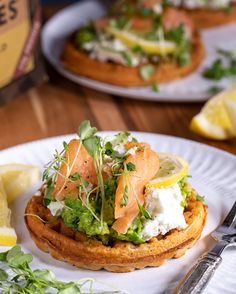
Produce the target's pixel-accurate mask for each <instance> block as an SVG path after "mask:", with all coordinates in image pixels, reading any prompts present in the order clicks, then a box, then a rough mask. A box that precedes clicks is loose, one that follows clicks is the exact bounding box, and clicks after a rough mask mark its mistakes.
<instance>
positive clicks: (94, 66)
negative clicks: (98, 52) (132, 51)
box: [62, 32, 205, 87]
mask: <svg viewBox="0 0 236 294" xmlns="http://www.w3.org/2000/svg"><path fill="white" fill-rule="evenodd" d="M204 56H205V49H204V45H203V43H202V41H201V37H200V35H199V34H198V33H197V32H195V34H194V37H193V40H192V55H191V62H190V63H189V64H188V65H186V66H182V67H181V66H179V65H178V63H177V62H175V61H165V62H160V63H159V64H153V66H154V67H155V72H154V74H153V75H152V76H151V77H150V79H149V80H148V81H145V80H143V79H142V78H141V76H140V66H137V67H128V66H124V65H121V64H115V63H112V62H100V61H98V60H96V59H92V58H90V56H89V54H87V53H85V52H83V51H81V50H78V49H77V48H76V47H75V46H74V43H73V41H72V38H70V39H68V40H67V41H66V43H65V46H64V51H63V54H62V63H63V65H64V67H65V68H66V69H68V70H70V71H72V72H73V73H75V74H78V75H80V76H84V77H88V78H90V79H94V80H97V81H100V82H104V83H108V84H112V85H117V86H124V87H134V86H147V85H151V84H153V83H154V82H157V83H166V82H169V81H172V80H176V79H180V78H182V77H184V76H186V75H188V74H190V73H191V72H193V71H194V70H195V69H196V68H197V67H198V66H199V65H200V63H201V61H202V59H203V58H204Z"/></svg>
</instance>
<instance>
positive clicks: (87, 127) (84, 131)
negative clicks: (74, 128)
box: [78, 120, 97, 141]
mask: <svg viewBox="0 0 236 294" xmlns="http://www.w3.org/2000/svg"><path fill="white" fill-rule="evenodd" d="M96 133H97V129H96V128H95V127H91V124H90V121H89V120H84V121H83V122H82V123H81V124H80V127H79V130H78V136H79V137H80V139H81V140H82V141H83V140H86V139H89V138H91V137H93V136H94V135H95V134H96Z"/></svg>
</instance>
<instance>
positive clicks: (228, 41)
mask: <svg viewBox="0 0 236 294" xmlns="http://www.w3.org/2000/svg"><path fill="white" fill-rule="evenodd" d="M107 3H109V1H104V0H103V1H100V2H99V1H96V0H86V1H82V2H79V3H75V4H73V5H71V6H69V7H67V8H65V9H63V10H62V11H60V12H59V13H57V14H56V15H54V16H53V17H52V18H51V19H50V20H49V21H48V22H47V23H46V25H45V26H44V28H43V32H42V48H43V52H44V55H45V56H46V58H47V59H48V60H49V62H50V63H51V64H52V65H53V66H54V67H55V69H56V70H57V71H58V72H59V73H61V74H62V75H63V76H64V77H66V78H68V79H70V80H72V81H74V82H76V83H78V84H80V85H83V86H87V87H89V88H93V89H96V90H99V91H102V92H107V93H110V94H114V95H118V96H124V97H129V98H135V99H144V100H153V101H168V102H170V101H187V102H199V101H204V100H206V99H207V98H208V97H209V89H210V88H211V87H212V86H214V85H216V83H215V82H212V81H209V80H206V79H204V78H203V77H202V76H201V73H202V71H203V70H204V69H205V68H206V67H208V66H210V65H211V64H212V62H213V61H214V60H215V59H216V58H217V57H218V56H217V54H216V48H224V49H227V50H233V51H234V50H235V48H236V38H233V37H232V36H236V25H235V24H233V25H227V26H221V27H217V28H214V29H208V30H204V31H203V32H202V37H203V41H204V43H205V46H206V53H207V56H206V58H205V59H204V60H203V62H202V64H201V66H200V67H199V68H198V69H197V70H196V71H195V72H194V73H192V74H190V75H189V76H188V77H186V78H183V79H182V80H178V81H173V82H170V83H166V84H162V85H160V86H159V89H160V91H159V92H158V93H156V92H153V91H152V89H151V87H138V88H137V87H131V88H127V87H126V88H125V87H119V86H113V85H110V84H106V83H102V82H98V81H95V80H92V79H88V78H84V77H81V76H78V75H76V74H73V73H71V72H70V71H68V70H66V69H65V68H64V67H63V65H62V63H61V61H60V56H61V53H62V50H63V44H64V41H65V39H66V38H67V37H68V36H69V35H70V34H71V33H73V32H74V31H75V30H76V29H77V28H78V27H79V26H81V25H82V24H84V23H86V22H87V21H88V20H91V19H96V18H99V17H101V16H102V15H104V14H106V11H107V6H108V5H107ZM231 83H232V80H230V79H224V80H222V81H220V82H217V86H218V87H222V88H226V87H227V86H229V85H230V84H231Z"/></svg>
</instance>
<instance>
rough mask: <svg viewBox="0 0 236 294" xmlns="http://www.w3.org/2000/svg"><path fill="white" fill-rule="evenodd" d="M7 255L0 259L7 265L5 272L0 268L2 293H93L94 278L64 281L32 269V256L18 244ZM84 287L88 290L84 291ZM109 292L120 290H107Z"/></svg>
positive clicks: (43, 270) (46, 271)
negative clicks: (4, 258)
mask: <svg viewBox="0 0 236 294" xmlns="http://www.w3.org/2000/svg"><path fill="white" fill-rule="evenodd" d="M0 254H2V253H0ZM4 254H5V253H4ZM7 255H8V258H7V259H6V260H5V261H1V263H3V266H4V267H7V269H6V271H7V272H6V271H4V270H3V269H0V290H1V291H0V292H1V293H2V294H13V293H19V294H26V293H27V294H42V293H57V294H62V293H63V294H77V293H85V292H86V293H91V294H92V293H95V292H94V289H93V288H94V287H93V283H94V282H95V280H94V279H91V278H88V279H81V280H79V281H76V282H69V283H66V282H61V281H59V280H57V278H56V276H55V274H54V273H53V272H52V271H50V270H47V269H42V270H41V269H36V270H32V269H31V267H30V262H31V261H32V260H33V256H32V255H31V254H25V253H24V252H23V251H22V250H21V248H20V247H19V246H14V247H13V248H12V249H10V250H9V251H8V252H7ZM1 266H2V264H1ZM85 288H87V289H89V290H87V291H86V290H85ZM109 293H121V292H120V291H109Z"/></svg>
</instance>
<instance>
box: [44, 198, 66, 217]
mask: <svg viewBox="0 0 236 294" xmlns="http://www.w3.org/2000/svg"><path fill="white" fill-rule="evenodd" d="M64 207H65V204H64V201H52V202H51V203H50V204H49V205H48V206H47V208H48V209H49V210H50V212H51V214H52V215H53V216H56V215H57V214H58V213H61V211H62V210H63V208H64Z"/></svg>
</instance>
